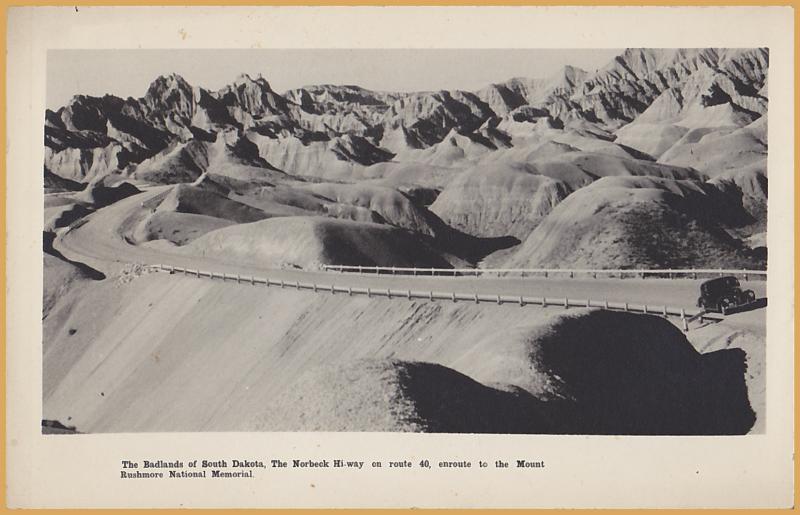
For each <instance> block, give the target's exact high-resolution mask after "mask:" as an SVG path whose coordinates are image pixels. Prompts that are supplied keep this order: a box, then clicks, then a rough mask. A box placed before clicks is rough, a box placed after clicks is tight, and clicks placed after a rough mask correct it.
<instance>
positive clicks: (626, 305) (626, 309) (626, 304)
mask: <svg viewBox="0 0 800 515" xmlns="http://www.w3.org/2000/svg"><path fill="white" fill-rule="evenodd" d="M625 311H628V303H627V302H626V303H625Z"/></svg>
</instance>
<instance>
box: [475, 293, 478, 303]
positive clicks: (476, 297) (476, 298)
mask: <svg viewBox="0 0 800 515" xmlns="http://www.w3.org/2000/svg"><path fill="white" fill-rule="evenodd" d="M477 303H478V294H477V293H476V294H475V304H477Z"/></svg>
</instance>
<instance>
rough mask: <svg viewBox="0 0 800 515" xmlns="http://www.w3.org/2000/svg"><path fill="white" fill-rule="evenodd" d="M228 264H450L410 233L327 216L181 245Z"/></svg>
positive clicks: (233, 230) (236, 229)
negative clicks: (223, 259) (218, 258)
mask: <svg viewBox="0 0 800 515" xmlns="http://www.w3.org/2000/svg"><path fill="white" fill-rule="evenodd" d="M183 252H185V253H187V254H191V255H196V256H202V257H215V256H219V257H220V258H221V257H223V256H224V258H225V260H226V261H227V262H230V263H238V264H244V265H247V264H250V265H255V266H262V267H270V266H272V267H277V268H281V267H286V266H288V267H300V268H307V269H314V268H317V267H319V265H321V264H349V265H367V266H406V267H408V266H417V267H425V268H430V267H437V268H439V267H445V268H447V267H449V265H448V263H447V262H446V261H445V260H444V259H443V258H442V257H440V256H439V255H438V254H436V253H435V252H434V251H433V250H431V249H429V248H427V247H426V246H424V244H422V243H420V242H419V241H418V240H417V239H415V238H414V237H413V236H412V235H411V234H410V233H408V232H407V231H405V230H403V229H397V228H393V227H389V226H386V225H381V224H373V223H364V222H351V221H348V220H337V219H333V218H324V217H299V216H297V217H285V218H271V219H268V220H263V221H261V222H255V223H251V224H242V225H236V226H232V227H228V228H224V229H220V230H217V231H213V232H211V233H209V234H207V235H205V236H203V237H201V238H198V239H196V240H194V241H193V242H192V243H190V244H189V245H187V246H185V247H183Z"/></svg>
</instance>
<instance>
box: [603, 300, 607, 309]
mask: <svg viewBox="0 0 800 515" xmlns="http://www.w3.org/2000/svg"><path fill="white" fill-rule="evenodd" d="M603 307H604V308H605V309H608V299H606V300H604V301H603Z"/></svg>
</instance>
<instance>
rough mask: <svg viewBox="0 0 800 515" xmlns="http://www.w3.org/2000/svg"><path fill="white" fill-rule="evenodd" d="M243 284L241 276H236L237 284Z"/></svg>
mask: <svg viewBox="0 0 800 515" xmlns="http://www.w3.org/2000/svg"><path fill="white" fill-rule="evenodd" d="M241 282H242V276H241V275H239V274H236V283H237V284H240V283H241Z"/></svg>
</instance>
